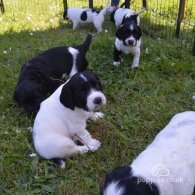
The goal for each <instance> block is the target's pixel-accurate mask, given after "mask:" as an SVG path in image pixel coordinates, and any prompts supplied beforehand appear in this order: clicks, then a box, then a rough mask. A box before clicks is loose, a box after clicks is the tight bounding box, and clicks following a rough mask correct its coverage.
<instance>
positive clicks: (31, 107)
mask: <svg viewBox="0 0 195 195" xmlns="http://www.w3.org/2000/svg"><path fill="white" fill-rule="evenodd" d="M13 98H14V100H15V101H16V102H18V104H19V105H22V106H23V107H24V109H25V110H26V112H27V114H28V115H29V116H30V115H32V114H36V113H37V112H38V111H39V108H40V103H41V102H42V101H43V100H44V99H46V92H45V91H44V90H43V88H42V85H41V84H39V83H37V82H35V81H31V80H24V81H22V82H21V83H19V84H18V85H17V87H16V89H15V91H14V96H13Z"/></svg>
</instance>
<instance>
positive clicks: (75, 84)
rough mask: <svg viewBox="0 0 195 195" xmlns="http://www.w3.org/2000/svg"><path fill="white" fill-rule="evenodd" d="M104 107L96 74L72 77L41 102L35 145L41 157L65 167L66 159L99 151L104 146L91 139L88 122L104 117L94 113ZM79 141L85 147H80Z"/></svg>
mask: <svg viewBox="0 0 195 195" xmlns="http://www.w3.org/2000/svg"><path fill="white" fill-rule="evenodd" d="M105 104H106V97H105V95H104V94H103V92H102V87H101V83H100V81H99V78H98V77H97V75H96V74H94V73H91V72H87V71H85V72H82V73H77V74H75V75H74V76H72V77H71V78H70V79H69V80H68V81H67V82H66V83H65V84H63V85H61V86H60V87H59V88H58V89H57V90H56V91H55V92H54V93H53V94H52V95H51V96H50V97H49V98H47V99H46V100H45V101H43V102H42V103H41V107H40V110H39V112H38V114H37V116H36V118H35V122H34V126H33V141H34V146H35V148H36V150H37V152H38V153H39V154H40V156H42V157H43V158H45V159H50V160H55V161H57V163H60V164H61V166H62V167H63V166H64V161H63V160H62V159H63V158H64V157H67V156H70V155H73V154H83V153H85V152H88V151H89V150H91V151H96V150H97V149H98V148H99V147H100V145H101V143H100V142H99V141H98V140H96V139H93V138H92V137H91V135H90V134H89V132H88V131H87V130H86V122H87V120H88V119H92V120H96V119H98V118H100V117H103V114H102V113H101V112H94V111H95V110H97V109H99V108H101V107H102V106H103V105H105ZM76 140H79V141H81V142H82V144H83V146H79V145H77V144H76V143H75V141H76Z"/></svg>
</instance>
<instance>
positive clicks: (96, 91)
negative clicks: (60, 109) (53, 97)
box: [60, 71, 106, 112]
mask: <svg viewBox="0 0 195 195" xmlns="http://www.w3.org/2000/svg"><path fill="white" fill-rule="evenodd" d="M60 102H61V103H62V104H63V105H64V106H65V107H67V108H69V109H71V110H74V108H75V107H77V108H81V109H84V110H86V111H89V112H91V111H94V110H97V109H99V108H101V107H102V106H103V105H105V104H106V97H105V95H104V94H103V91H102V87H101V83H100V80H99V78H98V76H97V75H96V74H94V73H92V72H89V71H85V72H82V73H76V74H75V75H74V76H72V77H71V78H70V80H69V81H68V82H67V83H66V84H65V85H64V86H63V88H62V92H61V95H60Z"/></svg>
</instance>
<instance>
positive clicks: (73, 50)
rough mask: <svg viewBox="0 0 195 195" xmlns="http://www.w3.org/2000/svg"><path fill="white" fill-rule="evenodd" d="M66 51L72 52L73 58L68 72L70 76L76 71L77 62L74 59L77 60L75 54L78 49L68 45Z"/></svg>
mask: <svg viewBox="0 0 195 195" xmlns="http://www.w3.org/2000/svg"><path fill="white" fill-rule="evenodd" d="M68 51H69V52H70V53H71V54H72V58H73V63H72V69H71V72H70V77H71V76H73V75H74V74H76V73H77V72H78V70H77V66H76V63H77V62H76V60H77V55H78V53H79V51H78V50H77V49H75V48H73V47H69V48H68Z"/></svg>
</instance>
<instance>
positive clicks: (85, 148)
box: [78, 145, 89, 154]
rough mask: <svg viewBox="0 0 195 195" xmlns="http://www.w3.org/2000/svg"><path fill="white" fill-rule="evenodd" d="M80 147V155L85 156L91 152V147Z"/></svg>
mask: <svg viewBox="0 0 195 195" xmlns="http://www.w3.org/2000/svg"><path fill="white" fill-rule="evenodd" d="M78 147H79V154H84V153H86V152H88V151H89V147H88V146H86V145H85V146H78Z"/></svg>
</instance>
